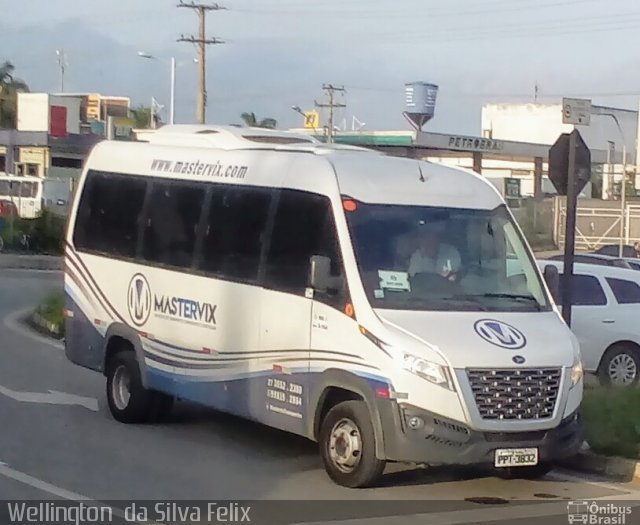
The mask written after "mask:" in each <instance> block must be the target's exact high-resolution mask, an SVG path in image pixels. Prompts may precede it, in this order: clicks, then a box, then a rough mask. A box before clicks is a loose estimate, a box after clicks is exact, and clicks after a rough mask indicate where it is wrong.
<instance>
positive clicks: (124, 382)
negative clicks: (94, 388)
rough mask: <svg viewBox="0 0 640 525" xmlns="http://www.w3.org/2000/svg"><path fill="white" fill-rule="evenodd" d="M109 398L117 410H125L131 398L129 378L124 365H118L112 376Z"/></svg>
mask: <svg viewBox="0 0 640 525" xmlns="http://www.w3.org/2000/svg"><path fill="white" fill-rule="evenodd" d="M111 394H112V395H111V397H112V398H113V402H114V403H115V405H116V408H117V409H118V410H125V409H126V408H127V406H129V399H130V398H131V376H130V375H129V371H128V370H127V368H126V367H125V366H124V365H120V366H119V367H118V368H117V369H116V371H115V373H114V374H113V382H112V384H111Z"/></svg>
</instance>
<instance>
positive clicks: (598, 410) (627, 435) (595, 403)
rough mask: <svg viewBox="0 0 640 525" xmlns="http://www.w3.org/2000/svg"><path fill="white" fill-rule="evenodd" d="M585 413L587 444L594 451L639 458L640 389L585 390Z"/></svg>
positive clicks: (583, 403) (583, 408)
mask: <svg viewBox="0 0 640 525" xmlns="http://www.w3.org/2000/svg"><path fill="white" fill-rule="evenodd" d="M582 413H583V415H584V420H585V426H586V438H587V442H588V443H589V445H590V446H591V448H592V449H593V450H594V452H598V453H601V454H606V455H611V456H622V457H628V458H634V459H635V458H638V457H640V455H639V452H640V389H638V388H594V389H590V390H585V393H584V400H583V402H582Z"/></svg>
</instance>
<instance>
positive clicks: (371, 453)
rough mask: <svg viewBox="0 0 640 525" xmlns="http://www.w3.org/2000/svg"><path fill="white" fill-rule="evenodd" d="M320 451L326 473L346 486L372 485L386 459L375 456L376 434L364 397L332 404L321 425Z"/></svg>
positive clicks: (382, 468) (339, 483) (380, 472)
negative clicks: (360, 399) (359, 399)
mask: <svg viewBox="0 0 640 525" xmlns="http://www.w3.org/2000/svg"><path fill="white" fill-rule="evenodd" d="M319 442H320V454H321V456H322V461H323V463H324V467H325V469H326V471H327V474H328V475H329V477H330V478H331V479H332V480H333V481H334V482H335V483H337V484H338V485H342V486H343V487H349V488H359V487H368V486H371V485H373V484H374V483H375V482H376V481H377V480H378V478H380V475H381V474H382V472H383V471H384V467H385V462H384V461H382V460H380V459H378V458H377V457H376V450H375V449H376V447H375V434H374V431H373V423H372V422H371V416H370V414H369V409H368V408H367V404H366V403H365V402H364V401H343V402H342V403H339V404H337V405H336V406H334V407H333V408H332V409H331V410H329V412H328V413H327V415H326V416H325V418H324V420H323V421H322V424H321V427H320V435H319Z"/></svg>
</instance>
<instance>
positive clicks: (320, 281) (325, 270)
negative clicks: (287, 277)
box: [309, 255, 342, 292]
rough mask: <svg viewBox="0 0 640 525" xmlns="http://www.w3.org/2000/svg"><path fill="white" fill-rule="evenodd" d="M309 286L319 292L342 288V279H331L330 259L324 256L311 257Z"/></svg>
mask: <svg viewBox="0 0 640 525" xmlns="http://www.w3.org/2000/svg"><path fill="white" fill-rule="evenodd" d="M309 284H310V285H311V288H313V289H314V290H316V291H318V292H327V291H329V290H334V291H335V290H339V289H340V288H341V287H342V279H341V278H340V277H331V259H330V258H329V257H324V256H323V255H313V256H312V257H311V268H310V276H309Z"/></svg>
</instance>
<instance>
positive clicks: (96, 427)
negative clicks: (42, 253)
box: [0, 269, 640, 525]
mask: <svg viewBox="0 0 640 525" xmlns="http://www.w3.org/2000/svg"><path fill="white" fill-rule="evenodd" d="M61 282H62V277H61V275H60V274H59V273H45V272H33V271H12V270H6V269H2V270H0V500H32V502H35V501H37V500H59V501H60V502H66V504H75V503H74V501H76V500H79V499H85V500H86V501H96V502H102V503H103V504H105V505H109V508H112V509H115V510H116V515H114V517H113V519H114V520H116V521H114V522H117V519H118V516H117V513H120V514H121V515H120V518H122V520H124V516H125V514H124V510H125V509H126V508H127V505H128V503H127V502H129V501H131V500H138V501H141V502H143V503H140V505H141V507H142V508H147V506H149V505H150V504H149V503H148V501H147V503H144V501H145V500H153V501H154V502H165V501H166V502H170V501H175V500H181V501H183V502H185V501H187V500H201V501H220V500H244V501H245V502H247V503H245V504H246V505H249V506H251V507H252V514H251V522H252V523H283V522H289V523H302V522H313V523H342V524H343V525H364V524H365V523H366V524H372V525H373V524H375V525H378V524H380V525H382V524H385V525H386V524H390V525H393V524H395V523H398V524H400V523H402V524H403V525H412V524H414V523H415V524H418V523H438V524H442V525H444V524H449V523H451V524H453V523H500V524H506V523H517V524H523V525H524V524H528V523H538V522H539V521H540V520H541V519H544V520H545V521H546V523H548V524H552V523H563V524H564V523H568V519H567V503H568V502H569V501H576V500H588V501H593V500H596V499H598V500H600V501H599V504H600V505H605V504H607V503H614V504H616V505H618V506H619V505H636V504H637V505H638V507H637V508H633V509H631V510H632V512H631V514H630V515H627V516H626V519H625V522H624V523H627V524H630V523H640V486H637V485H633V484H627V483H618V482H613V481H610V480H609V481H607V480H602V479H596V478H591V479H586V478H585V477H584V476H582V475H579V474H577V473H569V472H564V471H554V472H553V473H551V474H549V475H548V476H547V477H546V478H545V479H544V480H540V481H521V480H512V481H507V480H502V479H498V478H496V477H493V476H492V475H491V473H487V472H479V471H472V470H461V469H452V468H445V469H423V468H415V467H410V466H397V465H394V466H391V467H389V468H388V469H387V474H386V475H385V477H384V479H383V482H382V485H381V486H380V487H377V488H373V489H361V490H349V489H345V488H342V487H339V486H336V485H335V484H333V483H332V482H331V481H330V480H329V479H328V478H327V476H326V475H325V473H324V470H323V469H322V466H321V464H320V460H319V457H318V454H317V447H316V445H315V444H313V443H311V442H309V441H307V440H305V439H302V438H298V437H295V436H291V435H289V434H286V433H283V432H280V431H276V430H273V429H269V428H266V427H263V426H261V425H258V424H254V423H251V422H248V421H244V420H241V419H238V418H235V417H232V416H228V415H224V414H219V413H215V412H212V411H208V410H205V409H202V408H200V407H197V406H193V405H187V404H180V405H178V406H177V408H176V410H175V412H174V415H173V416H172V417H171V419H169V421H167V422H165V423H162V424H154V425H140V426H127V425H122V424H119V423H117V422H115V421H114V420H113V419H111V417H110V415H109V413H108V411H107V409H106V404H105V399H104V383H105V382H104V378H103V377H102V376H101V375H99V374H97V373H94V372H91V371H89V370H84V369H82V368H79V367H77V366H75V365H73V364H71V363H69V362H68V361H67V360H66V358H65V356H64V351H63V349H62V347H61V345H59V344H56V343H53V342H51V341H49V340H47V339H46V338H43V337H41V336H38V335H36V334H35V333H34V332H32V331H30V330H29V329H28V328H26V327H25V326H24V325H23V324H22V323H21V322H20V313H21V312H25V311H26V310H27V309H29V308H31V307H33V306H34V305H35V304H37V303H38V301H39V300H40V299H41V298H42V297H43V296H44V295H46V294H47V293H48V292H49V291H51V290H54V289H56V288H57V289H59V288H60V287H61ZM51 392H53V393H51ZM61 393H63V394H68V395H71V397H70V396H68V395H67V396H66V397H65V396H64V395H63V394H61ZM73 396H81V397H78V398H76V397H73ZM76 399H77V400H79V401H78V404H73V403H74V400H76ZM92 400H97V405H96V407H95V408H93V407H92V403H91V402H89V401H92ZM93 403H95V401H93ZM487 498H488V499H487ZM602 498H604V499H602ZM256 500H280V501H277V502H273V501H271V502H264V501H256ZM283 500H284V501H283ZM291 500H293V501H291ZM4 504H7V502H0V523H4V522H10V521H9V520H8V515H7V512H6V510H7V509H6V508H4V507H3V505H4ZM149 509H150V510H151V511H153V510H154V509H155V503H154V504H153V506H151V507H149ZM139 510H140V509H139V508H138V511H139ZM238 516H240V514H238ZM128 517H129V518H132V515H131V514H129V516H128ZM143 517H144V516H143V515H140V514H139V513H138V518H140V519H139V520H138V521H139V522H144V520H142V518H143ZM153 517H154V515H153V512H150V513H149V519H151V518H153ZM155 517H156V518H157V517H158V515H157V514H156V515H155ZM160 517H162V516H160ZM165 517H166V515H165ZM174 517H175V518H177V519H176V520H174V521H176V522H193V521H196V520H195V517H196V516H195V515H193V514H191V515H189V516H183V517H184V518H185V519H184V520H182V519H180V518H181V517H180V516H175V515H174ZM207 517H208V516H207V514H206V512H203V513H202V514H200V518H201V519H202V521H203V522H207ZM3 518H4V521H3ZM122 522H123V523H124V522H125V521H122ZM245 522H246V521H245ZM620 523H622V522H620Z"/></svg>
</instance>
